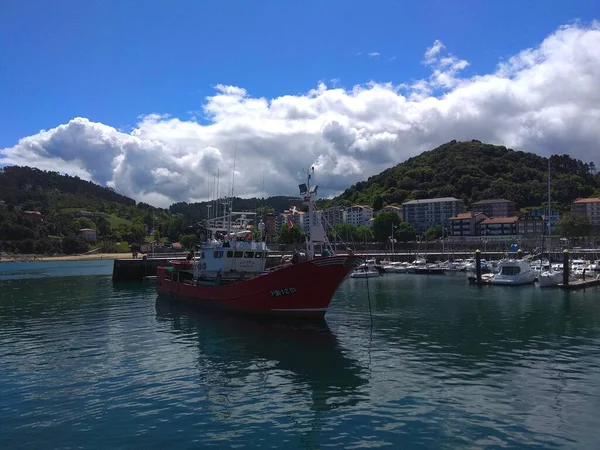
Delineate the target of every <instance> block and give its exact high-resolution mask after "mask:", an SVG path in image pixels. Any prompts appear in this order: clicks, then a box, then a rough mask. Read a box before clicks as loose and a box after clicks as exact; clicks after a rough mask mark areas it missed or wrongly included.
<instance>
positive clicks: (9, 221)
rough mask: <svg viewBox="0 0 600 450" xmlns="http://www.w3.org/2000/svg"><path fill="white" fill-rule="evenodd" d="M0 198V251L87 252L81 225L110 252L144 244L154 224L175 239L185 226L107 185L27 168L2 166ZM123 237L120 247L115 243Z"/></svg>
mask: <svg viewBox="0 0 600 450" xmlns="http://www.w3.org/2000/svg"><path fill="white" fill-rule="evenodd" d="M0 200H2V201H4V202H5V204H4V206H2V207H0V251H5V252H8V253H22V254H23V253H25V254H30V253H34V252H35V253H80V252H83V251H86V250H88V248H89V246H88V244H87V243H85V242H83V241H82V240H81V239H80V238H79V237H78V234H79V229H81V228H94V229H96V230H97V235H98V238H99V240H101V241H102V242H101V243H100V244H97V245H101V246H102V245H106V242H111V243H112V244H111V245H110V246H109V247H110V248H106V250H109V251H117V250H121V251H125V250H128V249H129V245H128V243H137V242H142V241H143V239H144V238H145V236H146V234H147V232H146V230H147V228H149V227H151V226H152V224H153V223H155V224H156V225H162V226H163V230H161V232H162V231H164V232H165V233H167V234H168V233H169V232H172V234H173V235H174V236H175V237H178V235H179V233H180V232H181V231H182V230H183V229H184V228H185V224H183V223H181V222H182V221H181V220H179V222H177V221H176V220H175V219H174V218H172V217H171V216H170V215H169V214H168V212H167V211H165V210H161V209H158V208H154V207H152V206H150V205H146V204H144V203H139V204H136V202H135V200H133V199H131V198H128V197H125V196H124V195H121V194H119V193H117V192H115V191H114V190H113V189H111V188H108V187H102V186H99V185H97V184H94V183H91V182H89V181H85V180H82V179H80V178H78V177H72V176H69V175H61V174H59V173H57V172H47V171H43V170H39V169H36V168H31V167H19V166H7V167H3V168H0ZM27 211H37V212H39V213H40V214H31V213H27ZM174 225H179V226H178V229H175V228H176V227H174ZM121 241H123V242H124V245H121V246H117V245H116V243H117V242H121Z"/></svg>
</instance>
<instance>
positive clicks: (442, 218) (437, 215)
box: [402, 197, 464, 233]
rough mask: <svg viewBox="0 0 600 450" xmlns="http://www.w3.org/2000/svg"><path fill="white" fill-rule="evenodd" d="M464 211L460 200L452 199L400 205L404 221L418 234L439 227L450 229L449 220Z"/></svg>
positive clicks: (442, 198) (415, 201)
mask: <svg viewBox="0 0 600 450" xmlns="http://www.w3.org/2000/svg"><path fill="white" fill-rule="evenodd" d="M463 211H464V204H463V202H462V200H459V199H457V198H454V197H441V198H428V199H423V200H411V201H409V202H405V203H403V204H402V212H403V215H404V220H405V221H407V222H408V223H410V224H412V225H413V226H414V227H415V228H416V230H417V231H418V232H420V233H422V232H425V231H427V230H428V229H429V228H431V227H435V226H437V225H441V226H442V227H443V228H449V227H450V218H452V217H454V216H456V215H457V214H459V213H461V212H463Z"/></svg>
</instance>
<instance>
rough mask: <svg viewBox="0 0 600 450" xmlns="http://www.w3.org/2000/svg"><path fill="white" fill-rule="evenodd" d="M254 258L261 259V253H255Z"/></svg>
mask: <svg viewBox="0 0 600 450" xmlns="http://www.w3.org/2000/svg"><path fill="white" fill-rule="evenodd" d="M254 257H255V258H262V252H256V253H254Z"/></svg>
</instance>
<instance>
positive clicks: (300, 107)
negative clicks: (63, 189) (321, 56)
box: [0, 22, 600, 206]
mask: <svg viewBox="0 0 600 450" xmlns="http://www.w3.org/2000/svg"><path fill="white" fill-rule="evenodd" d="M598 49H600V25H599V24H598V23H597V22H594V23H592V24H589V25H586V26H584V25H581V24H574V25H569V26H564V27H561V28H559V29H558V30H556V31H555V32H554V33H552V34H551V35H549V36H547V37H546V38H545V39H544V40H543V41H542V42H541V43H540V45H539V46H538V47H535V48H529V49H524V50H523V51H521V52H520V53H518V54H516V55H513V56H512V57H511V58H509V59H507V60H505V61H502V62H500V63H499V64H498V67H497V68H496V70H494V71H493V72H492V73H487V74H479V75H475V76H471V77H467V76H464V75H461V74H462V70H463V69H464V68H465V67H466V66H467V65H468V64H469V63H468V62H467V61H465V60H463V59H460V58H459V57H457V56H454V55H452V54H451V53H448V52H447V49H446V48H445V46H444V44H443V43H442V42H440V41H437V40H436V41H435V42H434V43H433V44H432V46H431V47H430V48H428V49H427V50H426V52H425V54H424V57H423V63H424V64H425V65H426V66H427V67H429V68H430V70H431V73H430V75H429V76H428V77H426V78H424V79H421V80H393V82H389V83H375V82H369V83H367V84H365V85H360V86H354V87H352V88H348V89H344V88H342V87H340V86H341V85H340V82H339V81H336V82H335V83H334V84H333V85H330V86H327V85H325V84H324V83H320V84H318V85H317V86H316V87H315V88H314V89H312V90H310V91H309V92H307V93H305V94H304V95H284V96H281V97H277V98H259V97H254V96H253V95H252V94H251V93H250V92H247V91H246V90H245V89H244V88H243V87H239V86H225V85H218V86H216V92H215V94H214V95H212V96H209V97H207V98H206V101H205V103H204V104H203V105H202V111H203V114H204V116H205V119H206V120H205V122H203V123H199V122H198V121H196V120H183V119H180V118H176V117H170V116H168V115H158V114H151V115H147V116H144V117H142V118H141V119H140V121H139V123H137V124H136V126H135V127H134V129H133V130H131V132H122V131H118V130H117V129H115V128H114V127H111V126H109V125H106V124H102V123H94V122H91V121H90V120H88V119H86V118H82V117H77V118H74V119H72V120H71V121H69V122H68V123H66V124H62V125H58V126H57V127H56V128H53V129H50V130H44V131H40V132H39V133H37V134H35V135H32V136H28V137H24V138H22V139H21V140H20V141H19V142H18V143H17V144H16V145H14V146H13V147H9V148H5V149H2V150H0V164H19V165H30V166H35V167H39V168H42V169H48V170H58V171H61V172H66V173H69V174H72V175H78V176H80V177H82V178H86V179H90V180H93V181H95V182H98V183H101V184H106V185H109V186H112V187H114V188H115V189H116V190H117V191H119V192H121V193H123V194H125V195H129V196H131V197H133V198H135V199H137V200H140V201H146V202H149V203H152V204H155V205H159V206H167V205H168V204H170V203H171V202H174V201H196V200H202V199H205V198H207V196H208V195H209V192H214V191H215V189H216V187H215V184H216V183H215V180H216V174H217V173H219V179H220V187H219V189H220V192H221V193H224V192H225V191H226V190H227V191H230V189H231V177H232V176H231V174H232V170H233V164H234V159H235V164H236V175H235V192H234V194H235V195H240V196H245V197H248V196H261V195H262V193H263V176H264V180H265V183H264V187H265V190H266V193H267V195H289V194H291V193H295V185H296V182H297V181H298V173H299V171H300V169H301V168H304V167H309V166H311V165H314V166H315V168H316V169H317V170H318V182H319V184H320V185H321V189H320V192H321V193H324V194H327V195H331V194H334V193H337V192H339V191H341V190H343V189H345V188H346V187H348V186H349V185H351V184H352V183H355V182H357V181H360V180H364V179H366V178H367V177H369V176H370V175H373V174H376V173H378V172H380V171H382V170H384V169H385V168H387V167H389V166H391V165H394V164H396V163H399V162H401V161H403V160H405V159H406V158H408V157H411V156H414V155H416V154H418V153H420V152H421V151H423V150H428V149H431V148H433V147H435V146H437V145H439V144H442V143H444V142H446V141H449V140H452V139H457V140H470V139H479V140H481V141H484V142H490V143H495V144H500V145H506V146H508V147H512V148H515V149H519V150H523V151H531V152H535V153H538V154H541V155H549V154H552V153H561V154H563V153H567V154H570V155H572V156H573V157H576V158H579V159H582V160H584V161H586V162H589V161H594V162H595V163H596V164H597V165H599V164H600V151H599V149H598V146H599V143H600V127H599V126H598V124H599V123H600V89H599V88H598V80H600V52H599V51H598Z"/></svg>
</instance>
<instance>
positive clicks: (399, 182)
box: [329, 141, 600, 211]
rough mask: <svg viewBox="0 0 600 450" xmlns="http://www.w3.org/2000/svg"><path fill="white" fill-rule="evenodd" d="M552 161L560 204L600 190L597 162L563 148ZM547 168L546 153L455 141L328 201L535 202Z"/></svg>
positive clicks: (542, 197) (541, 199)
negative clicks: (448, 199) (434, 199)
mask: <svg viewBox="0 0 600 450" xmlns="http://www.w3.org/2000/svg"><path fill="white" fill-rule="evenodd" d="M565 150H568V149H565ZM550 165H551V172H552V189H551V192H552V200H553V202H556V205H555V206H556V207H557V208H558V209H559V210H562V211H564V210H567V209H568V208H569V205H570V203H571V202H572V201H573V200H574V199H575V198H578V197H589V196H591V195H593V194H600V176H599V175H598V174H597V171H596V167H595V165H594V164H593V163H584V162H582V161H579V160H576V159H573V158H571V157H570V156H568V155H566V154H565V155H553V156H552V157H551V158H550ZM547 170H548V159H547V158H543V157H541V156H538V155H535V154H533V153H526V152H522V151H515V150H511V149H508V148H506V147H501V146H496V145H490V144H484V143H481V142H479V141H470V142H457V141H451V142H448V143H446V144H444V145H441V146H440V147H438V148H436V149H434V150H431V151H428V152H424V153H422V154H420V155H419V156H415V157H414V158H410V159H408V160H407V161H405V162H403V163H401V164H398V165H397V166H395V167H391V168H389V169H387V170H384V171H383V172H381V173H380V174H378V175H375V176H372V177H370V178H369V179H368V180H366V181H364V182H360V183H357V184H355V185H353V186H352V187H350V188H349V189H347V190H346V191H345V192H344V193H342V194H341V195H340V196H339V197H337V198H335V199H334V200H332V201H330V202H329V203H337V204H342V205H344V204H348V205H349V204H357V203H360V204H370V205H375V206H379V205H381V204H382V203H384V204H397V205H400V204H402V203H403V202H405V201H408V200H414V199H423V198H432V197H456V198H459V199H462V200H463V201H464V202H465V206H466V207H467V208H469V207H470V205H471V204H472V203H473V202H476V201H479V200H484V199H492V198H505V199H508V200H512V201H514V202H516V203H517V205H518V207H519V208H527V207H535V206H541V205H543V204H544V203H545V201H546V198H547V184H546V182H547V174H548V172H547ZM377 204H379V205H377Z"/></svg>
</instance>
